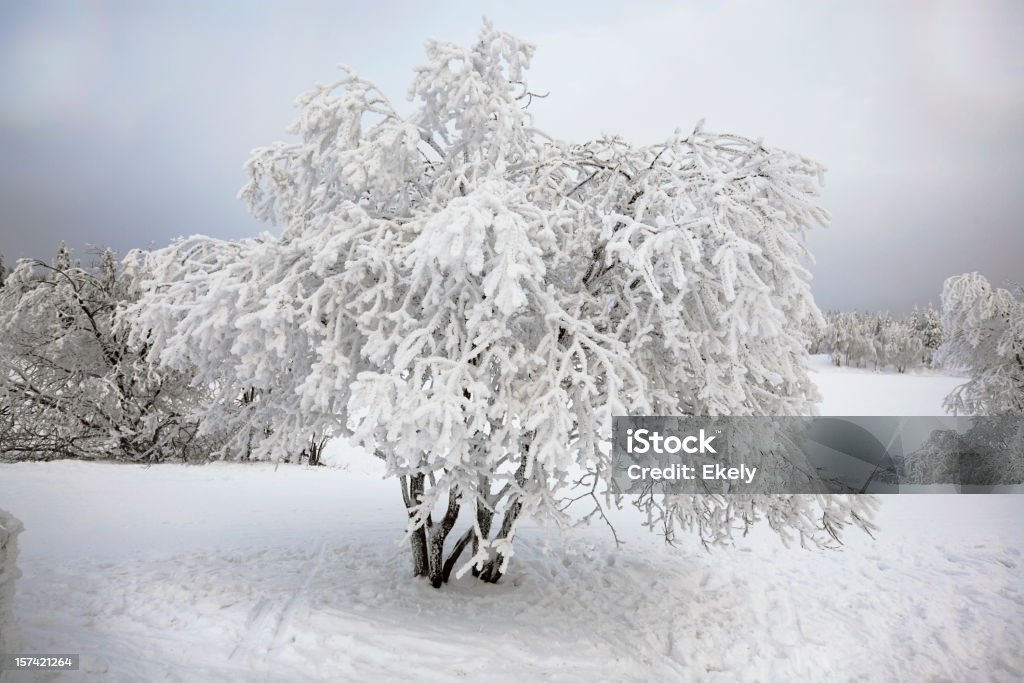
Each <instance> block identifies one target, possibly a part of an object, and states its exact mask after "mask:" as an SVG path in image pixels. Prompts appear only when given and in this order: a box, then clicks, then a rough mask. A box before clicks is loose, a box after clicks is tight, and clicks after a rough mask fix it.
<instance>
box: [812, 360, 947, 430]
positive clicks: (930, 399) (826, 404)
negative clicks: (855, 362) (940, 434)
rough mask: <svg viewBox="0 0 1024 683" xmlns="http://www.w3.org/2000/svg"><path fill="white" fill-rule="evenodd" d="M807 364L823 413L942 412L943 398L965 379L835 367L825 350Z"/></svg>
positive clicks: (888, 413)
mask: <svg viewBox="0 0 1024 683" xmlns="http://www.w3.org/2000/svg"><path fill="white" fill-rule="evenodd" d="M810 368H811V372H812V375H811V376H812V377H813V379H814V381H815V382H816V383H817V385H818V389H819V390H820V391H821V393H822V396H823V397H824V400H823V401H822V402H821V413H822V414H823V415H904V416H911V417H912V416H920V415H923V416H926V417H927V416H931V415H945V414H946V411H945V410H943V409H942V399H943V398H944V397H945V396H946V395H947V394H949V392H951V391H952V390H953V389H954V388H955V387H956V386H957V385H959V384H963V383H964V382H965V381H967V380H965V379H963V378H961V377H950V376H949V375H942V374H938V373H935V372H932V371H930V370H924V369H918V370H913V371H911V372H910V373H908V374H905V375H900V374H897V373H883V372H877V371H874V370H862V369H858V368H837V367H835V366H833V365H832V361H831V360H830V358H829V356H828V355H826V354H822V355H818V356H812V357H811V362H810Z"/></svg>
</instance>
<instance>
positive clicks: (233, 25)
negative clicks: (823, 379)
mask: <svg viewBox="0 0 1024 683" xmlns="http://www.w3.org/2000/svg"><path fill="white" fill-rule="evenodd" d="M483 13H486V14H487V15H488V16H490V17H491V18H492V19H493V20H494V21H495V23H496V24H498V25H499V26H501V27H502V28H504V29H506V30H509V31H511V32H513V33H516V34H517V35H521V36H523V37H526V38H528V39H530V40H532V41H534V42H535V43H537V45H538V52H537V57H536V60H535V64H534V69H533V71H532V75H531V78H532V83H533V85H534V88H535V89H538V90H550V91H551V92H552V95H551V97H549V98H548V99H545V100H542V101H539V102H537V103H535V105H534V112H535V115H536V117H537V121H538V124H539V125H541V126H542V127H544V128H547V129H549V130H551V131H552V132H553V133H555V134H556V135H558V136H561V137H566V138H573V139H581V138H585V137H590V136H594V135H599V134H601V133H602V132H608V133H621V134H623V135H625V136H627V137H629V138H631V139H633V140H636V141H638V142H654V141H656V140H658V139H660V138H663V137H665V136H667V135H669V134H670V133H671V132H672V131H673V130H674V129H675V128H677V127H678V128H683V129H686V128H689V127H691V126H692V125H693V123H694V122H695V121H696V120H697V119H700V118H706V120H707V127H708V128H709V129H715V130H729V131H735V132H739V133H743V134H748V135H752V136H757V137H763V138H764V139H765V141H766V142H768V143H769V144H774V145H778V146H783V147H787V148H790V149H794V150H796V151H800V152H802V153H804V154H807V155H808V156H811V157H814V158H816V159H819V160H820V161H822V162H824V163H825V164H826V165H827V166H828V167H829V174H828V177H827V187H826V188H825V191H824V195H823V201H824V202H825V204H826V206H827V207H828V208H829V210H830V211H831V212H832V215H833V224H832V226H831V227H830V228H828V229H826V230H822V231H819V232H818V233H817V234H815V235H813V236H812V238H811V244H812V248H813V250H814V252H815V254H816V258H817V265H816V266H815V267H814V269H813V270H814V273H815V282H814V291H815V294H816V296H817V298H818V301H819V303H820V304H821V305H822V306H823V307H826V308H828V307H838V308H853V307H859V308H870V309H878V308H888V309H890V310H897V311H899V310H906V309H908V308H909V307H910V306H911V305H913V304H915V303H924V302H926V301H929V300H931V301H937V298H938V292H939V287H940V285H941V282H942V280H943V279H944V278H945V277H946V276H947V275H950V274H953V273H957V272H962V271H966V270H981V271H982V272H984V273H986V275H988V276H989V277H990V278H992V279H994V280H996V281H1002V280H1006V279H1016V280H1018V281H1020V280H1024V268H1022V266H1021V264H1022V263H1024V230H1021V228H1020V218H1019V215H1020V211H1019V207H1018V203H1019V200H1018V197H1019V189H1018V187H1019V185H1020V183H1019V180H1018V177H1019V171H1018V167H1019V165H1020V163H1021V161H1022V160H1024V156H1022V153H1024V135H1022V133H1024V131H1022V127H1024V82H1022V80H1021V78H1020V76H1019V74H1021V73H1024V48H1022V46H1021V42H1020V41H1019V39H1018V38H1017V35H1018V34H1019V32H1020V29H1021V28H1022V23H1024V5H1021V4H1020V3H1016V2H1007V3H995V2H989V3H984V2H982V3H956V2H949V3H937V2H929V3H882V2H871V3H835V4H824V3H810V2H806V3H804V2H792V3H786V4H778V3H757V4H754V3H698V4H688V5H682V6H673V5H668V4H661V3H650V4H639V5H638V4H630V5H628V6H626V5H621V4H619V3H607V4H594V3H585V4H584V3H580V4H569V3H550V2H543V3H542V2H533V3H528V4H527V5H525V6H524V5H523V4H521V3H517V4H516V5H515V6H512V5H508V4H503V3H499V2H496V1H495V2H490V3H485V4H484V5H482V6H477V7H475V8H466V7H458V6H455V5H454V4H452V5H444V6H441V7H437V6H435V5H434V4H431V5H430V6H428V5H427V4H425V3H419V4H415V3H385V4H377V3H373V4H371V3H359V2H354V3H348V4H338V3H327V2H324V3H269V4H266V3H261V4H259V5H258V6H257V5H256V4H253V3H245V2H237V3H226V2H225V3H198V2H196V3H191V2H186V3H169V2H168V3H157V2H153V3H131V4H120V3H99V4H93V3H90V4H86V3H81V4H74V5H73V4H70V3H54V4H46V3H39V2H32V3H24V4H18V3H5V4H4V6H3V8H2V9H0V63H2V64H4V69H3V71H2V72H0V93H2V97H3V100H4V102H3V107H0V149H2V150H3V155H2V157H0V207H2V209H0V249H2V250H3V251H4V252H5V253H6V254H7V257H8V259H11V258H16V257H18V256H33V257H39V256H43V257H45V256H48V255H49V254H51V253H52V252H53V250H54V249H55V248H56V245H57V243H58V242H59V241H60V240H61V239H66V240H67V241H68V242H69V243H71V244H72V245H73V246H75V247H76V248H79V249H82V248H84V246H85V245H86V244H87V243H92V244H104V245H111V246H113V247H115V248H117V249H119V250H121V251H124V250H127V249H129V248H131V247H135V246H149V245H162V244H164V243H166V242H167V241H168V240H170V239H171V238H173V237H175V236H177V235H181V234H187V233H193V232H203V233H207V234H212V235H218V236H223V237H240V236H244V235H249V234H254V233H255V232H257V231H258V230H261V229H263V227H264V226H260V225H257V224H255V222H254V221H253V220H252V219H251V218H250V217H248V215H247V214H246V212H245V210H244V207H243V206H242V204H241V202H239V201H237V200H236V199H235V193H236V192H237V190H238V188H239V187H240V186H241V184H242V183H243V182H244V176H243V172H242V164H243V163H244V161H245V159H246V158H247V156H248V154H249V151H250V150H251V149H252V148H253V147H256V146H259V145H263V144H267V143H269V142H272V141H274V140H277V139H281V138H282V137H283V136H284V133H283V129H284V127H285V125H287V123H288V122H289V121H290V120H291V118H292V116H293V110H292V109H291V103H292V101H293V100H294V98H295V96H296V95H298V94H299V93H300V92H302V91H304V90H305V89H307V88H308V87H309V86H310V85H312V84H313V83H315V82H317V81H325V80H328V79H330V78H332V77H333V76H334V74H335V72H334V70H333V67H334V65H335V64H337V63H339V62H345V63H348V64H350V65H352V66H353V67H355V68H356V69H357V70H358V71H359V72H360V73H361V74H362V75H364V76H366V77H368V78H371V79H373V80H375V81H377V82H378V83H379V84H380V85H381V86H382V88H383V89H384V90H385V91H386V92H389V93H391V94H392V97H393V98H394V99H395V100H401V98H402V97H403V95H404V94H405V91H406V88H407V86H408V83H409V81H410V78H411V75H412V67H413V66H414V65H415V64H417V63H419V61H420V60H421V58H422V44H423V41H424V39H425V38H427V37H428V36H435V37H438V38H444V39H450V40H456V41H460V42H465V41H468V40H471V39H472V37H473V36H474V35H475V33H476V31H477V29H478V26H479V15H480V14H483Z"/></svg>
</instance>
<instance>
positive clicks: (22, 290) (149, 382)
mask: <svg viewBox="0 0 1024 683" xmlns="http://www.w3.org/2000/svg"><path fill="white" fill-rule="evenodd" d="M135 277H136V274H132V273H125V272H123V270H122V269H121V268H120V267H119V265H118V263H117V261H116V260H115V258H114V255H113V253H112V252H110V251H109V250H108V251H105V252H103V254H102V255H101V257H100V259H99V262H98V263H97V264H96V266H95V267H92V268H87V267H83V266H81V265H80V264H79V263H77V262H76V261H74V260H73V259H72V255H71V253H70V251H69V250H68V249H67V248H66V247H65V246H63V245H62V246H61V248H60V250H59V251H58V253H57V255H56V257H55V258H54V260H53V262H52V263H50V264H46V263H42V262H38V261H31V260H28V259H22V260H21V261H19V262H18V264H17V265H16V266H15V268H14V270H13V271H11V272H10V274H9V275H8V277H7V280H6V282H5V286H4V287H3V288H2V289H0V458H5V459H19V458H55V457H78V458H117V459H125V460H136V461H155V460H163V459H167V458H181V457H184V458H191V457H200V454H202V453H203V451H204V450H205V448H207V447H208V445H207V444H201V443H199V442H197V441H196V440H195V432H196V425H195V424H194V421H193V420H191V419H190V418H187V417H186V414H187V413H190V412H192V410H191V406H190V405H189V403H190V402H192V401H193V400H194V399H195V398H196V396H197V390H195V389H192V388H190V387H189V378H188V377H187V376H185V375H183V374H181V373H179V372H175V371H165V370H164V369H161V368H155V367H153V366H151V365H149V363H148V362H147V361H146V360H145V359H144V354H145V351H146V344H145V342H144V341H140V342H129V341H128V331H127V329H125V328H124V326H122V325H119V324H118V321H117V320H116V314H117V311H118V307H119V306H122V305H123V304H125V303H127V302H128V301H131V300H134V298H135V296H136V291H135Z"/></svg>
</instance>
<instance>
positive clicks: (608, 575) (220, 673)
mask: <svg viewBox="0 0 1024 683" xmlns="http://www.w3.org/2000/svg"><path fill="white" fill-rule="evenodd" d="M815 369H816V371H817V374H816V375H815V379H816V380H817V381H818V382H819V386H820V387H821V389H822V391H823V393H824V395H825V400H824V405H823V407H824V412H825V413H827V414H841V415H856V414H887V413H892V414H904V415H914V414H922V415H928V414H942V412H941V399H942V397H943V396H944V395H945V393H946V392H948V390H949V389H950V388H951V387H952V385H955V384H956V383H958V382H959V381H960V380H958V379H956V378H949V377H943V376H940V375H907V376H902V375H887V374H879V373H871V372H861V371H850V370H846V369H836V368H831V367H829V366H828V365H827V362H820V361H816V362H815ZM330 455H331V458H330V461H331V463H332V464H331V466H330V467H326V468H307V467H297V466H281V467H278V468H276V469H275V467H274V466H273V465H270V464H256V465H239V464H228V463H218V464H213V465H209V466H203V467H189V466H181V465H160V466H154V467H142V466H134V465H117V464H109V463H85V462H71V461H61V462H52V463H20V464H7V465H0V506H2V507H4V508H6V509H8V510H10V512H11V513H13V514H14V515H15V516H17V517H19V518H20V519H21V520H22V521H23V522H24V524H25V531H24V533H23V534H22V535H21V537H20V539H19V541H20V545H21V552H20V557H19V565H20V567H21V569H22V572H23V576H22V577H21V579H20V580H19V583H18V587H17V589H18V590H17V594H16V599H15V603H14V604H15V619H14V622H15V626H16V627H17V628H18V629H19V632H20V634H19V635H20V642H21V643H22V644H23V646H24V648H23V649H24V650H25V651H26V652H28V651H31V652H37V653H47V652H49V653H69V652H70V653H74V652H78V653H81V655H82V668H81V670H80V671H79V672H68V673H63V674H59V675H54V674H37V675H34V676H33V675H31V674H18V675H17V676H14V675H11V674H10V673H8V674H5V676H8V677H9V679H8V678H4V679H3V680H4V681H5V683H6V682H7V681H8V680H11V681H21V680H39V681H43V680H47V681H49V680H67V681H77V680H87V681H100V680H102V681H321V680H330V681H348V680H353V681H354V680H360V681H363V680H373V681H384V680H411V681H455V680H458V681H525V680H547V681H653V680H658V681H676V680H678V681H736V680H751V681H791V680H825V679H828V680H839V681H845V680H867V681H876V680H877V681H900V680H903V681H928V680H957V681H961V680H962V681H975V680H986V681H987V680H995V681H1018V680H1021V679H1022V678H1024V582H1022V581H1021V579H1020V577H1021V570H1022V568H1024V555H1022V546H1024V544H1022V540H1024V539H1022V533H1021V530H1020V520H1021V518H1022V516H1024V496H1020V495H989V496H981V495H976V496H970V495H961V496H957V495H917V496H887V497H885V498H884V504H883V506H882V508H881V511H880V512H879V515H878V519H877V522H878V524H879V526H880V530H879V532H878V533H877V534H876V538H874V539H872V538H869V537H868V536H866V535H865V534H861V533H857V532H853V531H851V532H850V533H849V535H848V536H847V537H846V539H845V540H846V547H845V548H844V549H843V550H841V551H837V552H832V551H807V550H802V549H800V548H785V547H783V546H782V545H781V543H779V541H778V540H777V538H776V537H775V536H774V534H772V533H771V532H770V531H769V530H767V529H758V530H756V531H755V532H754V533H752V534H751V535H750V536H749V537H747V538H744V539H741V540H740V541H738V542H737V544H736V546H735V547H734V548H731V549H718V550H713V551H705V550H704V549H703V548H701V547H700V546H699V545H698V544H697V542H696V540H694V542H693V543H691V544H682V545H681V546H680V547H677V548H675V549H666V548H665V547H664V546H663V544H662V543H661V541H660V539H659V538H658V537H657V536H655V535H652V534H649V533H648V532H647V531H646V530H644V529H641V528H640V527H639V523H638V522H639V520H638V519H636V518H635V517H634V516H633V515H631V514H630V513H629V512H623V513H620V514H618V515H616V517H615V522H616V525H617V527H618V531H619V533H620V535H621V536H622V537H623V538H624V539H625V540H626V545H625V546H624V547H623V548H621V549H619V550H616V549H615V547H614V542H613V541H612V538H611V537H610V535H609V534H608V533H607V531H606V530H605V529H603V528H601V527H600V526H594V527H589V528H586V529H582V530H579V531H576V532H572V533H565V534H563V533H560V532H559V531H558V530H556V529H550V528H540V527H537V526H536V525H529V524H527V525H526V526H525V528H524V529H523V531H522V533H521V535H520V537H519V539H518V541H517V543H518V549H517V552H516V555H515V557H514V559H513V561H512V565H511V570H510V573H509V574H508V575H507V576H506V577H505V578H504V579H503V580H502V582H501V583H499V584H498V585H485V584H482V583H480V582H479V581H477V580H475V579H473V578H472V577H470V576H467V577H465V578H463V579H461V580H456V581H454V582H453V583H452V584H450V585H448V586H446V587H445V588H444V589H442V590H434V589H432V588H430V587H429V586H428V585H427V584H426V582H424V581H420V580H413V579H412V578H411V576H410V574H411V565H410V562H409V559H408V552H407V548H406V545H405V544H404V543H401V542H400V541H401V536H402V531H403V529H404V525H405V519H404V510H403V509H402V506H401V502H400V494H399V490H398V485H397V483H396V482H394V481H390V480H383V479H382V468H381V467H380V466H378V463H377V462H376V461H375V460H373V458H370V457H369V456H367V455H365V454H364V453H362V452H360V451H358V450H357V449H354V448H351V447H348V446H346V445H345V444H343V443H340V442H339V443H336V444H334V445H333V449H332V450H331V454H330Z"/></svg>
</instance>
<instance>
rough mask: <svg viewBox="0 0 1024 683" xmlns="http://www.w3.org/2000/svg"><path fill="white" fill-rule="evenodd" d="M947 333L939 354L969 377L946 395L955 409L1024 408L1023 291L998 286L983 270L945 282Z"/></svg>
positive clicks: (1002, 411)
mask: <svg viewBox="0 0 1024 683" xmlns="http://www.w3.org/2000/svg"><path fill="white" fill-rule="evenodd" d="M942 329H943V331H944V333H945V339H944V341H943V342H942V345H941V346H940V347H939V350H938V352H937V353H936V359H937V360H938V362H940V363H942V364H943V365H944V366H945V367H948V368H950V369H953V370H959V371H962V372H965V373H966V374H967V376H968V378H969V380H968V381H967V382H966V383H965V384H962V385H960V386H958V387H957V388H956V389H954V390H953V391H952V393H950V395H949V396H947V397H946V403H945V405H946V408H947V410H949V411H950V412H952V413H954V414H959V413H962V414H967V415H1014V414H1020V413H1024V292H1022V290H1020V289H1017V290H1015V291H1011V290H1007V289H1000V288H998V287H993V286H992V285H991V284H990V283H989V281H988V280H986V279H985V278H984V277H983V276H982V275H980V274H978V273H965V274H963V275H957V276H954V277H951V278H949V279H948V280H946V282H945V284H944V285H943V288H942Z"/></svg>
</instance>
